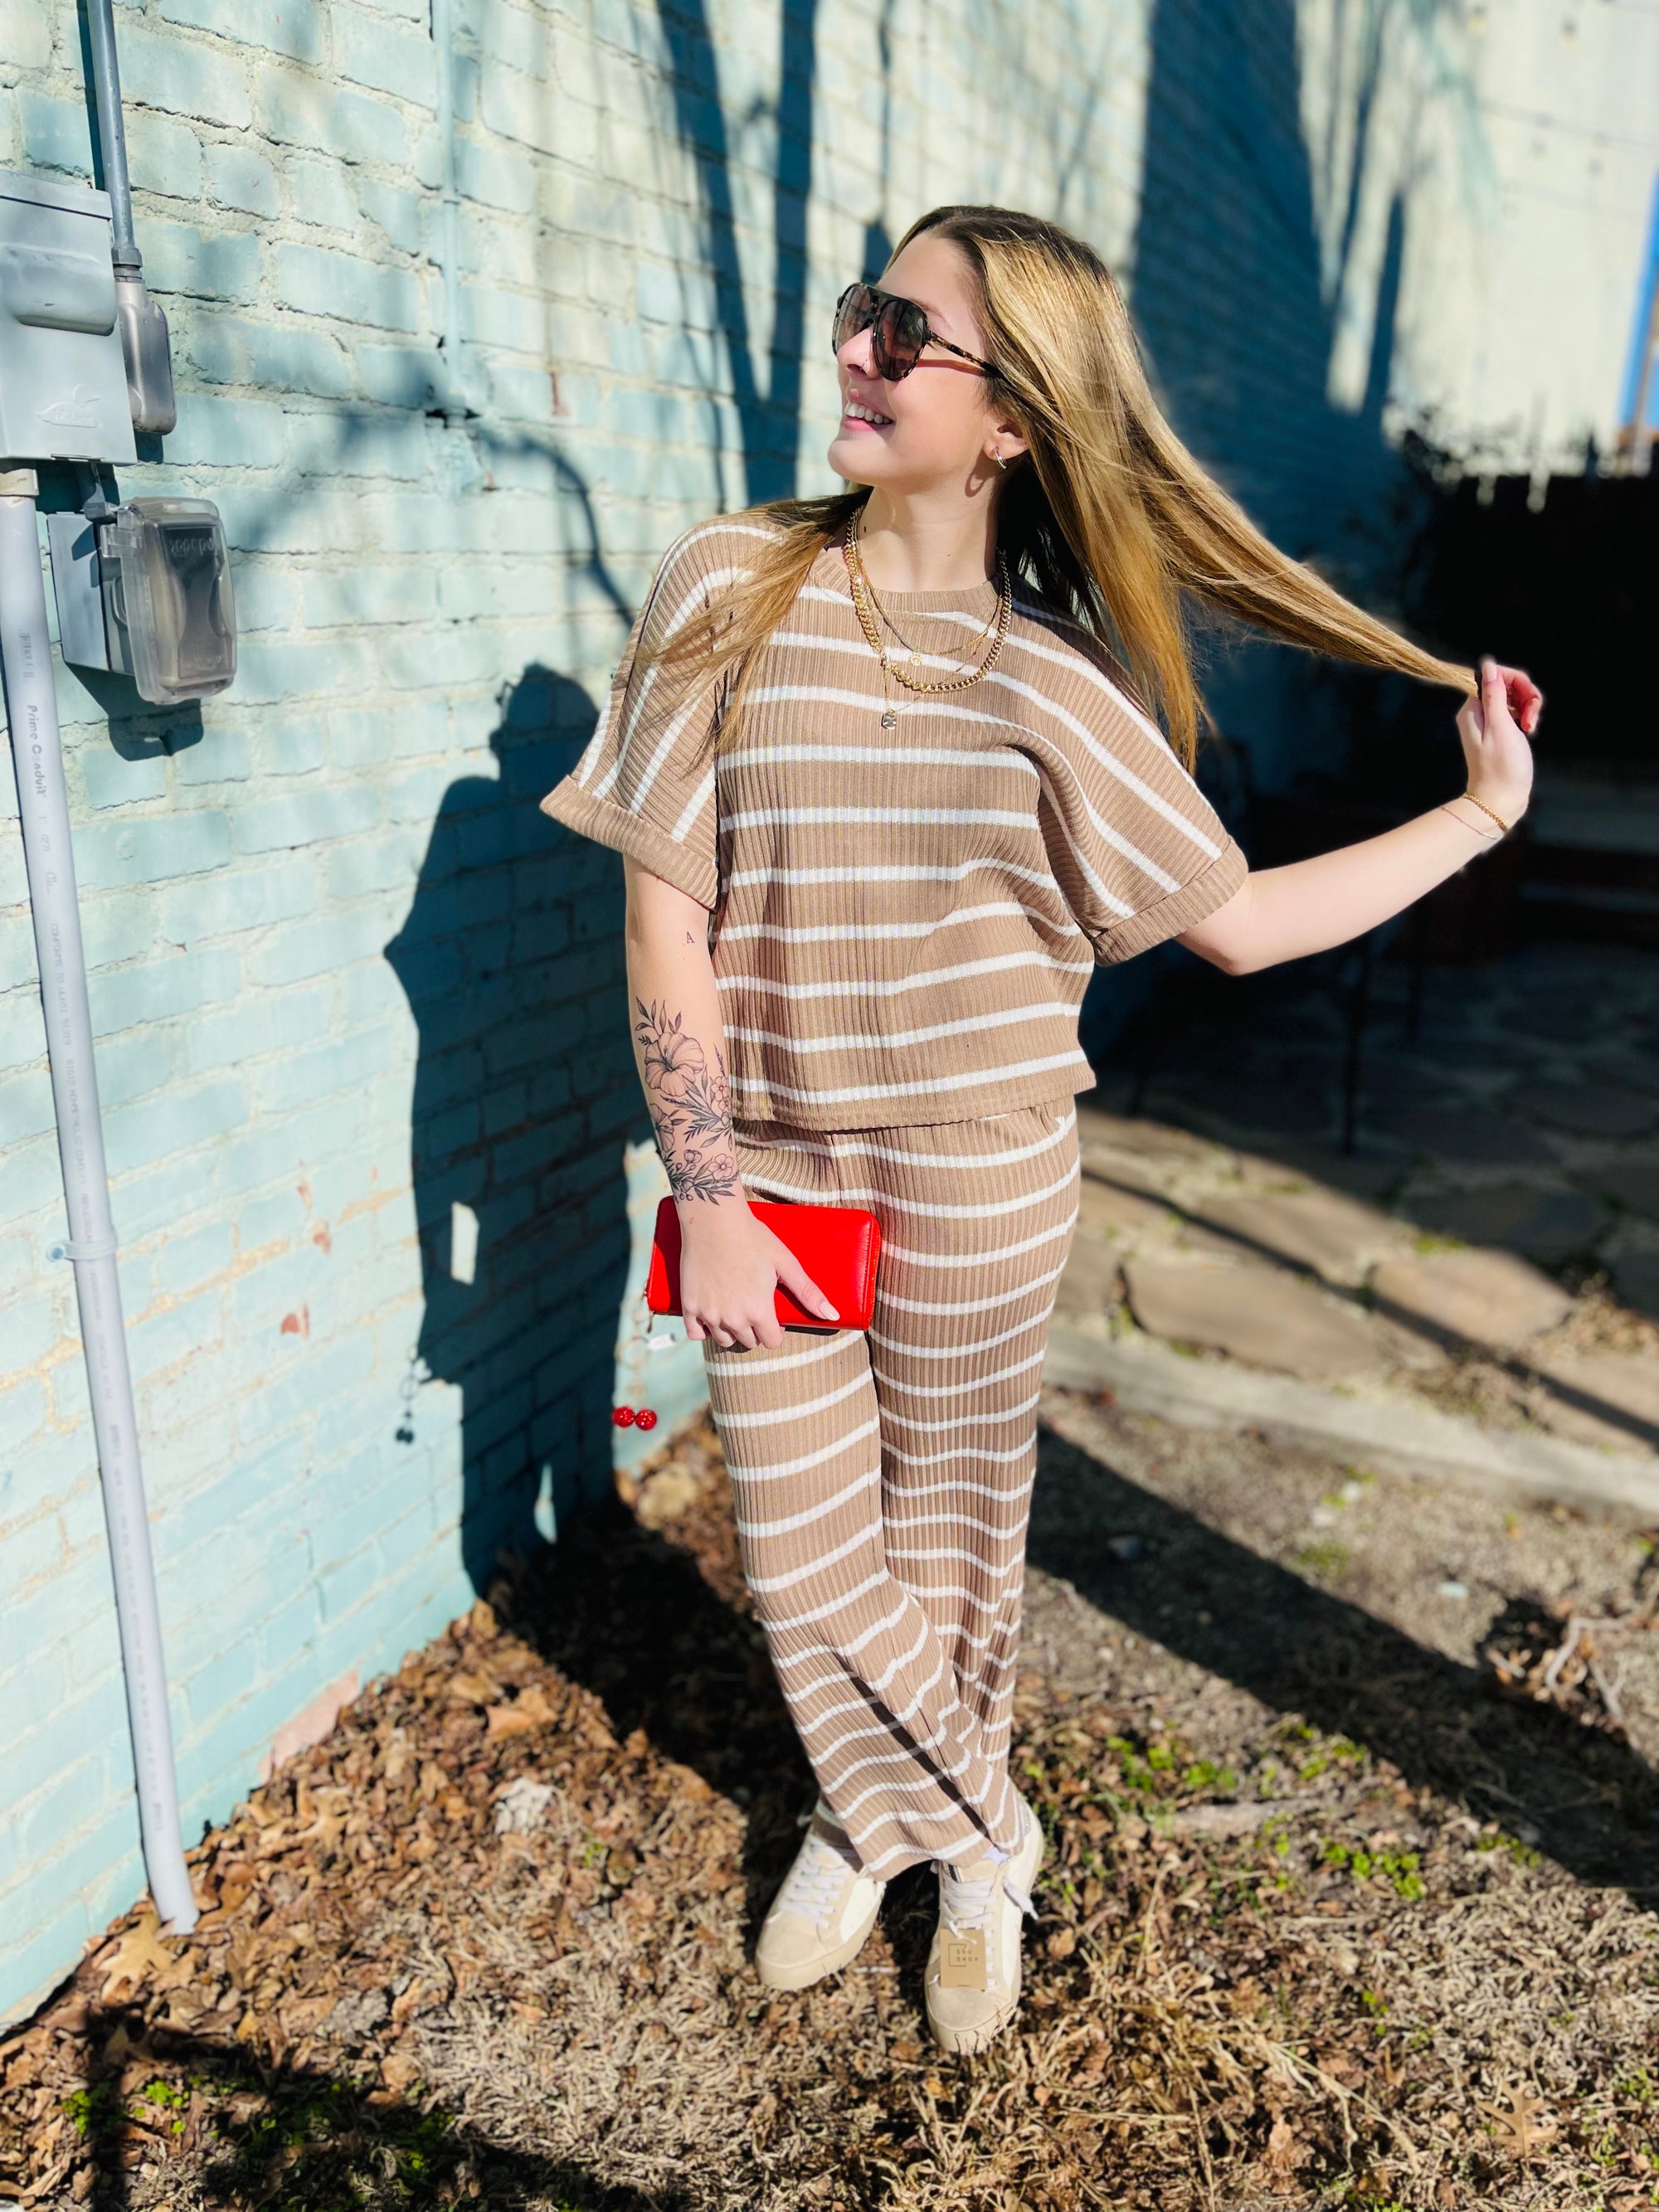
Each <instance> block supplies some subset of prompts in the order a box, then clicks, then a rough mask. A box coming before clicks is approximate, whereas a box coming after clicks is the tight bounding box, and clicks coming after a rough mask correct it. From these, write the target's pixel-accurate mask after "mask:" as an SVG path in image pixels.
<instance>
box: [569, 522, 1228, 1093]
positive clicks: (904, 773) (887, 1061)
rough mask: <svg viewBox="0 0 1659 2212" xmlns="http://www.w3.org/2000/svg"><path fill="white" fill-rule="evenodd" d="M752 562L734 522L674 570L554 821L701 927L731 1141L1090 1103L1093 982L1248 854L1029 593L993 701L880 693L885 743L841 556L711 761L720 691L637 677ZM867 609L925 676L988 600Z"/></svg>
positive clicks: (945, 668)
mask: <svg viewBox="0 0 1659 2212" xmlns="http://www.w3.org/2000/svg"><path fill="white" fill-rule="evenodd" d="M765 534H766V530H765V526H763V525H762V524H759V523H757V522H756V521H755V520H754V519H753V518H749V519H746V520H729V521H728V520H721V521H716V522H712V523H708V524H707V525H705V526H703V527H702V528H700V529H696V530H693V531H690V532H688V533H687V534H686V535H685V536H684V537H683V538H680V539H679V540H678V543H677V544H674V545H673V546H672V547H671V549H670V550H669V552H668V554H667V556H666V557H665V560H664V561H663V563H662V566H661V568H659V571H658V574H657V578H656V581H655V583H654V584H653V586H652V590H651V593H650V596H649V598H648V599H647V602H646V604H645V605H644V607H643V608H642V609H641V612H640V616H639V618H638V620H637V621H636V622H635V625H634V631H633V635H632V636H631V637H630V638H629V643H628V647H627V650H626V652H625V653H624V655H623V661H622V665H621V666H620V667H619V668H618V669H617V674H616V678H615V679H614V681H613V683H612V684H611V696H610V701H609V703H608V705H607V707H606V709H605V714H603V715H602V717H601V718H600V721H599V727H598V729H597V730H596V731H595V732H594V734H593V738H592V742H591V744H589V745H588V746H587V748H586V750H585V751H584V753H583V754H582V757H581V759H580V762H579V763H577V765H576V767H575V768H574V770H573V771H572V772H571V774H570V775H568V776H566V777H565V779H564V780H563V781H562V783H560V784H559V785H558V786H557V787H556V789H555V790H554V791H552V792H551V793H549V795H548V797H547V798H546V799H544V800H543V801H542V805H543V806H544V809H545V810H546V811H547V812H548V813H550V814H551V815H553V816H554V817H556V819H557V820H559V821H561V822H563V823H568V825H569V827H570V828H571V829H577V830H580V831H581V833H582V834H583V835H584V836H588V837H596V838H598V839H599V840H600V841H601V842H603V843H605V844H607V845H611V846H614V847H616V848H617V849H618V850H619V851H622V852H624V853H629V854H632V855H633V856H634V858H635V860H637V861H638V862H639V863H640V865H641V866H642V867H644V868H646V869H647V870H649V871H650V872H651V873H652V874H653V875H657V876H660V877H663V878H665V879H666V880H667V881H668V882H669V883H671V884H678V886H679V888H680V889H681V890H684V891H686V892H689V893H690V896H692V897H693V898H694V899H696V900H697V901H698V902H700V903H701V904H702V905H703V906H706V907H708V908H710V909H711V916H710V923H709V943H710V948H711V951H712V955H713V960H714V973H715V976H716V979H717V981H718V984H719V988H720V1006H721V1011H722V1013H723V1016H724V1019H725V1025H726V1066H727V1072H728V1074H729V1076H730V1079H731V1087H732V1113H733V1115H735V1116H736V1118H737V1119H738V1120H739V1121H785V1122H791V1123H793V1124H795V1125H797V1126H798V1127H805V1128H813V1129H849V1128H873V1127H884V1126H892V1125H895V1124H899V1123H915V1122H930V1121H969V1120H975V1119H978V1118H980V1117H981V1116H983V1115H991V1114H1000V1113H1006V1112H1008V1111H1009V1110H1011V1109H1012V1108H1014V1107H1016V1106H1023V1105H1028V1104H1031V1103H1036V1102H1038V1101H1041V1100H1044V1099H1048V1098H1053V1097H1063V1096H1065V1095H1066V1094H1067V1093H1069V1092H1072V1091H1086V1090H1088V1089H1090V1088H1091V1086H1092V1085H1093V1083H1094V1080H1095V1078H1094V1074H1093V1072H1092V1070H1091V1068H1090V1066H1089V1063H1088V1062H1087V1060H1085V1058H1084V1056H1083V1054H1082V1053H1081V1052H1080V1051H1079V1048H1078V1038H1077V1026H1078V1009H1079V1006H1080V1004H1081V1003H1082V999H1083V994H1084V988H1085V985H1086V984H1087V982H1088V980H1089V975H1090V972H1091V969H1092V968H1093V967H1094V965H1095V963H1097V961H1101V962H1105V961H1117V960H1127V958H1128V957H1130V955H1131V954H1133V953H1136V952H1141V951H1146V948H1147V947H1148V946H1149V945H1156V944H1158V943H1159V942H1160V941H1161V940H1162V939H1164V938H1167V937H1173V936H1176V935H1178V934H1179V933H1181V932H1182V931H1183V930H1186V929H1190V928H1191V927H1193V926H1194V923H1196V922H1198V921H1201V920H1202V919H1203V918H1204V916H1205V915H1207V914H1209V913H1211V912H1212V910H1213V909H1214V908H1217V907H1218V906H1219V905H1221V903H1222V902H1224V901H1225V899H1227V898H1229V897H1231V895H1232V894H1233V892H1234V891H1236V890H1237V889H1238V887H1239V885H1240V884H1242V883H1243V879H1244V874H1245V863H1244V859H1243V854H1241V853H1240V851H1239V849H1238V848H1237V845H1235V844H1234V843H1233V842H1232V840H1231V838H1230V837H1229V836H1228V835H1227V833H1226V831H1225V829H1223V827H1222V825H1221V823H1220V822H1219V821H1218V819H1217V817H1216V816H1215V814H1214V813H1213V812H1212V810H1211V808H1210V806H1209V805H1208V804H1207V802H1206V800H1205V799H1204V798H1203V797H1202V795H1201V794H1200V792H1199V790H1198V787H1197V786H1196V785H1195V784H1194V782H1193V781H1192V779H1191V777H1190V776H1189V775H1188V774H1187V773H1186V771H1185V769H1182V766H1181V764H1180V763H1179V762H1178V761H1177V760H1176V757H1175V756H1174V754H1173V753H1172V752H1171V751H1170V748H1169V746H1168V744H1166V743H1165V742H1164V738H1163V737H1162V735H1161V734H1160V732H1158V729H1157V727H1156V726H1155V725H1154V724H1153V723H1152V721H1150V720H1148V719H1147V717H1146V715H1145V714H1143V713H1142V712H1141V711H1140V710H1139V708H1138V707H1137V706H1136V705H1134V704H1133V702H1132V701H1131V699H1130V697H1129V696H1128V695H1127V691H1126V690H1125V689H1124V688H1123V684H1122V681H1121V678H1115V675H1114V672H1113V669H1112V665H1111V663H1110V662H1109V660H1108V659H1106V658H1105V657H1104V656H1103V654H1102V653H1100V651H1099V649H1098V647H1096V646H1095V645H1094V644H1093V643H1092V642H1091V641H1090V640H1088V639H1087V638H1086V637H1085V635H1084V634H1083V633H1082V632H1080V631H1079V630H1078V629H1075V628H1074V627H1073V625H1072V624H1071V623H1067V622H1066V621H1063V620H1061V619H1060V617H1056V616H1055V615H1054V614H1051V613H1050V612H1048V611H1047V610H1046V609H1045V608H1044V607H1042V605H1039V604H1037V603H1036V601H1035V600H1034V599H1032V598H1031V597H1030V594H1029V592H1022V591H1021V590H1020V588H1019V587H1018V586H1016V591H1015V603H1014V616H1013V620H1012V623H1011V624H1010V626H1009V629H1008V635H1007V638H1006V641H1005V643H1004V646H1003V648H1002V653H1001V656H1000V659H999V661H998V663H997V665H996V667H995V668H994V670H993V671H991V673H990V674H989V675H988V676H987V677H985V678H983V679H982V680H981V682H979V683H978V684H974V685H973V686H971V687H970V688H969V689H968V690H963V691H958V692H955V693H948V694H945V695H943V696H928V695H926V694H921V695H917V694H915V693H911V692H908V691H906V690H903V689H902V686H900V685H898V684H893V685H892V686H891V696H892V699H893V702H894V704H895V705H896V708H897V712H898V722H897V726H896V727H895V728H893V729H890V730H884V728H883V727H882V726H881V725H882V710H883V706H884V698H883V690H882V676H881V668H880V665H879V663H878V660H877V659H876V656H875V654H874V653H873V652H872V650H871V647H870V645H869V643H868V641H867V640H866V637H865V635H864V632H863V630H862V629H860V625H859V621H858V617H857V614H856V613H855V611H854V606H853V599H852V592H851V589H850V586H849V585H848V577H847V569H846V563H845V561H844V558H843V556H842V553H841V550H840V549H839V547H831V548H829V549H828V550H826V551H825V552H823V554H821V555H820V556H819V557H818V559H817V562H815V563H814V564H813V567H812V569H811V574H810V575H809V576H808V578H807V581H806V584H805V586H804V587H803V589H802V591H801V592H800V595H799V599H797V600H796V602H795V605H794V608H793V611H792V613H791V615H790V617H789V618H788V620H787V623H786V625H785V626H784V628H782V629H780V630H778V631H777V632H776V633H775V635H773V637H772V638H771V640H770V641H769V644H768V645H767V646H766V647H765V648H764V649H763V659H762V660H761V662H760V663H759V664H758V665H757V668H756V671H755V680H754V684H753V688H752V689H751V690H750V694H749V700H748V703H747V707H746V711H745V714H744V726H743V728H742V730H741V731H740V732H738V733H736V742H735V744H733V745H732V748H731V749H730V750H726V749H725V748H721V749H720V750H719V751H718V752H717V751H716V749H715V738H716V734H717V732H718V729H719V726H720V715H721V713H722V712H723V709H724V706H725V703H726V696H727V692H728V691H729V686H728V687H720V689H719V690H716V689H715V688H714V687H710V686H709V685H708V684H707V683H706V682H705V683H704V684H702V685H700V686H698V685H695V684H692V683H691V681H690V679H689V678H686V677H684V676H682V675H680V674H678V672H677V671H672V670H664V669H662V668H660V667H653V666H651V665H644V666H641V665H638V662H639V659H640V656H641V647H642V646H643V647H644V648H645V651H646V653H647V654H648V653H649V652H650V651H651V650H653V649H654V648H655V647H657V646H659V644H660V643H661V642H662V641H664V640H665V639H666V638H667V637H669V636H670V635H672V634H673V633H674V632H675V631H676V630H678V629H679V628H680V626H681V625H682V624H683V623H684V622H685V621H686V620H687V619H688V618H689V617H690V615H691V614H692V612H693V611H695V610H696V608H697V607H698V606H699V605H706V604H707V603H708V599H709V598H710V596H711V595H712V594H714V592H718V591H719V589H720V587H721V586H723V585H724V584H725V583H726V582H727V581H728V580H731V579H732V577H734V576H736V575H738V574H741V573H742V572H743V571H744V568H745V567H746V565H747V562H749V561H750V559H752V557H753V554H754V549H755V545H756V542H757V539H762V538H764V536H765ZM881 597H882V604H883V605H884V607H885V608H886V610H887V611H888V613H889V615H890V617H891V619H892V623H893V626H894V628H895V629H896V631H897V632H898V634H899V636H900V637H901V639H902V641H903V643H904V645H906V646H908V647H912V648H915V649H916V650H918V651H920V653H921V656H922V659H921V672H923V673H926V674H927V675H928V676H930V677H933V678H944V677H948V676H949V675H951V674H952V673H954V672H957V671H959V670H963V669H965V668H967V667H971V666H975V665H977V664H978V662H979V660H980V659H981V658H982V657H983V652H984V641H983V640H982V638H981V633H982V632H984V630H985V626H986V624H987V622H989V621H990V620H991V619H992V617H994V614H995V611H996V605H997V593H996V587H995V586H994V585H993V584H991V583H986V584H984V585H981V586H980V587H979V588H978V589H977V590H970V591H967V592H884V593H882V595H881Z"/></svg>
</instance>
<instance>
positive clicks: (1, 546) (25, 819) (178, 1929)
mask: <svg viewBox="0 0 1659 2212" xmlns="http://www.w3.org/2000/svg"><path fill="white" fill-rule="evenodd" d="M36 489H37V486H36V482H35V477H34V474H33V471H32V470H28V469H13V470H10V471H4V470H0V667H3V670H4V674H5V695H6V714H7V720H8V723H9V727H10V732H11V750H12V759H13V762H14V763H15V767H16V770H17V797H18V802H19V805H20V806H21V812H22V824H23V860H24V866H25V867H26V869H27V874H28V885H29V902H30V906H31V908H32V910H33V916H34V943H35V948H36V951H37V953H38V955H39V957H40V997H41V1002H42V1004H43V1006H44V1007H45V1009H46V1048H47V1051H48V1053H49V1054H50V1056H51V1063H52V1103H53V1104H54V1106H55V1107H56V1109H57V1114H58V1152H59V1153H60V1155H61V1157H62V1159H63V1164H64V1199H65V1200H66V1202H67V1206H68V1212H69V1229H70V1233H69V1242H68V1243H67V1244H65V1245H62V1246H60V1247H58V1248H57V1250H58V1255H62V1256H64V1257H67V1258H68V1259H69V1260H70V1261H72V1262H73V1263H74V1267H75V1294H76V1300H77V1302H78V1304H79V1306H80V1310H81V1339H82V1345H83V1346H84V1347H85V1351H86V1360H87V1381H88V1386H89V1389H90V1394H91V1400H92V1428H93V1435H94V1438H95V1440H96V1443H97V1447H98V1472H99V1475H100V1480H101V1482H102V1486H103V1494H104V1519H105V1522H106V1527H107V1528H108V1530H109V1549H110V1562H111V1565H112V1568H113V1571H114V1577H115V1613H116V1620H117V1622H118V1626H119V1631H120V1638H121V1664H122V1668H123V1670H124V1672H125V1676H126V1690H127V1720H128V1723H129V1726H130V1727H131V1731H132V1763H133V1767H134V1770H135V1771H136V1774H137V1784H138V1820H139V1826H140V1830H141V1832H142V1835H143V1850H144V1870H145V1873H146V1875H148V1877H149V1893H150V1896H151V1898H152V1899H154V1900H155V1911H156V1914H157V1917H159V1918H160V1919H161V1920H162V1921H163V1922H169V1923H171V1924H172V1929H173V1933H174V1934H176V1935H183V1934H185V1933H186V1932H187V1931H188V1930H189V1929H191V1928H193V1927H194V1926H195V1925H196V1917H197V1916H196V1900H195V1898H194V1897H193V1896H192V1894H191V1887H190V1876H189V1874H188V1873H187V1871H186V1870H185V1851H184V1840H183V1838H182V1836H181V1834H180V1832H179V1788H178V1782H177V1778H176V1777H175V1775H174V1771H173V1730H172V1727H171V1725H170V1723H169V1722H168V1718H167V1670H166V1667H165V1665H164V1663H163V1661H162V1656H161V1614H160V1612H159V1610H158V1608H157V1605H156V1601H155V1567H154V1565H153V1563H152V1561H151V1559H150V1549H149V1520H148V1518H147V1516H146V1512H145V1506H144V1479H143V1470H142V1468H140V1465H139V1461H138V1425H137V1414H136V1413H135V1411H134V1408H133V1402H132V1376H131V1371H130V1370H129V1369H128V1366H127V1345H126V1334H125V1329H124V1328H123V1326H122V1321H121V1293H120V1286H119V1284H118V1281H117V1279H116V1271H115V1251H116V1244H115V1228H114V1224H113V1222H112V1218H111V1216H110V1208H109V1178H108V1174H107V1171H106V1168H105V1164H104V1132H103V1125H102V1123H101V1121H100V1119H99V1112H98V1079H97V1075H96V1073H95V1071H94V1066H93V1056H92V1015H91V1012H90V1010H89V1008H88V1005H87V968H86V956H85V953H84V952H83V951H82V945H81V915H80V909H79V907H78V905H77V903H76V890H75V856H74V854H73V851H72V849H71V848H70V818H69V799H68V796H67V793H65V791H64V755H63V749H62V746H61V744H60V742H59V738H58V705H57V701H56V699H55V697H54V696H53V693H52V644H51V640H50V638H49V637H48V635H47V631H46V584H45V580H44V578H43V576H42V574H41V569H40V536H39V532H38V531H37V528H36V525H35V494H36Z"/></svg>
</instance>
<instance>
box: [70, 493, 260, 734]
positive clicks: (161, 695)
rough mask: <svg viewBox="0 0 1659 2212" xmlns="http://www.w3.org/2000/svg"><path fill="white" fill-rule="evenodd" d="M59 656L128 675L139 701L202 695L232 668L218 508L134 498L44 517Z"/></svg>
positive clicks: (164, 702)
mask: <svg viewBox="0 0 1659 2212" xmlns="http://www.w3.org/2000/svg"><path fill="white" fill-rule="evenodd" d="M46 535H47V538H48V540H49V542H50V544H51V547H52V584H53V587H54V589H55V591H56V592H57V595H58V640H59V642H60V644H61V646H62V648H63V654H64V659H65V660H67V661H69V662H70V663H71V664H72V665H74V666H76V667H80V668H107V669H109V670H110V671H112V673H113V674H115V675H117V676H130V677H131V678H132V680H133V683H134V684H136V685H137V690H138V696H139V697H140V698H141V699H148V700H149V702H150V704H151V705H152V706H155V707H173V706H177V705H179V703H180V702H182V701H184V700H185V699H209V698H211V697H212V696H213V694H214V693H215V692H216V691H222V690H225V689H226V687H227V686H228V684H230V683H231V681H232V680H233V678H234V676H235V674H236V608H235V603H234V599H232V597H231V588H230V561H229V557H228V554H227V551H226V548H225V531H224V525H223V523H222V522H221V520H219V510H218V508H217V507H215V506H214V505H213V504H212V502H211V501H209V500H205V499H135V500H131V501H129V502H128V503H127V504H126V505H125V506H124V507H116V508H114V509H113V510H106V511H105V513H102V514H100V515H99V516H98V517H97V518H96V519H95V520H88V517H87V516H85V515H80V514H52V515H48V516H47V518H46Z"/></svg>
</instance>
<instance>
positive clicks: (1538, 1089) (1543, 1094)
mask: <svg viewBox="0 0 1659 2212" xmlns="http://www.w3.org/2000/svg"><path fill="white" fill-rule="evenodd" d="M1526 1104H1527V1110H1528V1113H1529V1114H1533V1115H1536V1116H1537V1118H1538V1119H1539V1120H1540V1121H1546V1122H1547V1123H1549V1124H1550V1126H1551V1127H1553V1128H1558V1129H1567V1130H1571V1132H1572V1133H1573V1134H1574V1135H1575V1136H1582V1137H1644V1136H1645V1135H1646V1134H1647V1133H1648V1132H1649V1131H1650V1129H1651V1128H1653V1127H1654V1126H1655V1124H1656V1123H1659V1098H1654V1097H1645V1096H1644V1094H1643V1093H1642V1092H1640V1091H1626V1090H1622V1089H1620V1087H1619V1086H1617V1085H1614V1084H1611V1083H1549V1082H1544V1083H1534V1084H1532V1085H1529V1086H1528V1091H1527V1098H1526Z"/></svg>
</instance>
